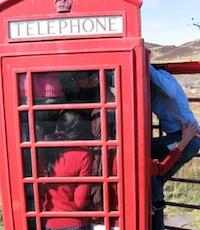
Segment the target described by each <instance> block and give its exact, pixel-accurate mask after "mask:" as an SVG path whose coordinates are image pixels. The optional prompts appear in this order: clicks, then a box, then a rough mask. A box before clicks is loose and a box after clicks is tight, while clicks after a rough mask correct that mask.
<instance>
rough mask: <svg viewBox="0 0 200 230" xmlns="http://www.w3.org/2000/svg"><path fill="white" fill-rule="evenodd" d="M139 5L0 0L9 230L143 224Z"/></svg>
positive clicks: (125, 0)
mask: <svg viewBox="0 0 200 230" xmlns="http://www.w3.org/2000/svg"><path fill="white" fill-rule="evenodd" d="M141 4H142V0H110V1H107V0H101V1H100V0H93V1H89V0H84V1H81V0H64V1H63V0H54V1H53V0H45V1H40V0H34V1H28V0H18V1H17V0H16V1H13V0H12V1H9V0H7V1H6V0H4V1H3V0H2V1H0V15H1V19H0V25H1V28H2V33H1V34H0V57H1V72H0V76H1V78H0V88H1V89H0V119H1V120H0V127H1V136H0V140H1V142H0V147H1V184H2V197H3V214H4V215H3V219H4V225H5V229H6V230H7V229H9V230H12V229H13V230H14V229H15V230H22V229H23V230H34V229H37V230H40V229H45V228H47V227H48V228H63V227H75V226H79V227H80V226H90V227H91V229H105V230H108V229H113V230H114V229H120V230H147V229H150V221H149V219H150V218H149V215H150V211H149V206H150V205H149V204H150V192H149V170H148V168H149V166H148V165H149V138H150V133H149V130H150V128H149V124H150V122H149V107H148V105H149V103H148V98H149V97H148V94H149V89H148V77H147V74H146V73H147V64H148V63H147V62H146V55H145V49H144V43H143V40H142V39H141V33H140V7H141ZM94 226H95V227H94ZM98 227H99V228H98Z"/></svg>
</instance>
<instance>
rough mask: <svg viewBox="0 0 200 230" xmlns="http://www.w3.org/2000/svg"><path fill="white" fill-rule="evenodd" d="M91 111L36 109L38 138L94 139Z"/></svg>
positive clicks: (56, 139) (47, 139)
mask: <svg viewBox="0 0 200 230" xmlns="http://www.w3.org/2000/svg"><path fill="white" fill-rule="evenodd" d="M91 112H92V110H50V111H36V112H35V134H36V140H37V141H39V140H41V141H53V140H54V141H58V140H59V141H62V140H92V139H93V135H92V131H91Z"/></svg>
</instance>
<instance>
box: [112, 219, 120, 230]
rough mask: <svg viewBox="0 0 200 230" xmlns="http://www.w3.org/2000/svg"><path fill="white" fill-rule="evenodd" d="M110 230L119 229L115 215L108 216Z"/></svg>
mask: <svg viewBox="0 0 200 230" xmlns="http://www.w3.org/2000/svg"><path fill="white" fill-rule="evenodd" d="M110 230H120V228H119V218H117V217H112V218H110Z"/></svg>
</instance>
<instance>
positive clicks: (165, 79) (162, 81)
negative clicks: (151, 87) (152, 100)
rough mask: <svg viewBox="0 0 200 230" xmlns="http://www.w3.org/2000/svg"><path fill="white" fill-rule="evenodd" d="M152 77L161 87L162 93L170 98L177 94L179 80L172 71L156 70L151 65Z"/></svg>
mask: <svg viewBox="0 0 200 230" xmlns="http://www.w3.org/2000/svg"><path fill="white" fill-rule="evenodd" d="M150 79H151V81H152V82H153V83H154V84H155V85H156V86H157V87H158V88H159V89H160V91H161V93H163V94H165V95H167V96H168V97H170V98H174V97H175V96H176V91H177V90H176V85H177V81H176V80H175V79H174V77H173V76H172V75H171V74H170V73H168V72H166V71H165V70H162V69H159V70H156V69H155V68H154V67H153V66H152V65H150Z"/></svg>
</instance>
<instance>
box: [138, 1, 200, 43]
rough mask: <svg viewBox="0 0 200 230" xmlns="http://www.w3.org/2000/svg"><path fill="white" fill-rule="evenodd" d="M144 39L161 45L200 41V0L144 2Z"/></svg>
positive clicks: (142, 10)
mask: <svg viewBox="0 0 200 230" xmlns="http://www.w3.org/2000/svg"><path fill="white" fill-rule="evenodd" d="M141 12H142V37H143V38H144V40H145V41H146V42H151V43H156V44H160V45H176V46H179V45H182V44H184V43H186V42H189V41H193V40H196V39H200V29H198V27H197V26H194V25H193V23H197V24H200V0H143V5H142V8H141Z"/></svg>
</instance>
